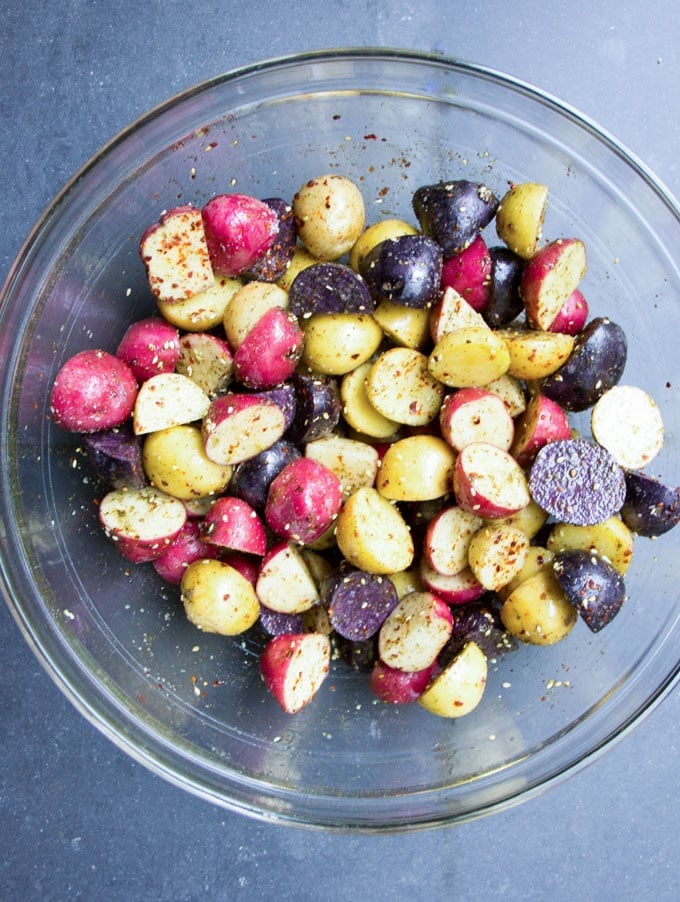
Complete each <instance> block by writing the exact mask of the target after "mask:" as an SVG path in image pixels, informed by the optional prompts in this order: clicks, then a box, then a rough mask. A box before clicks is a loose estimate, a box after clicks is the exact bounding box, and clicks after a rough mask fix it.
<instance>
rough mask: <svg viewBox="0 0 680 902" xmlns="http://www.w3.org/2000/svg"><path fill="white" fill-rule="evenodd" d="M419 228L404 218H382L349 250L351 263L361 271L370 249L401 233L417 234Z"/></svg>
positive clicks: (357, 270) (363, 233) (353, 267)
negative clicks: (362, 262)
mask: <svg viewBox="0 0 680 902" xmlns="http://www.w3.org/2000/svg"><path fill="white" fill-rule="evenodd" d="M417 234H418V230H417V229H416V228H415V226H412V225H411V223H409V222H406V221H405V220H403V219H382V220H380V222H376V223H373V225H370V226H369V227H368V228H367V229H366V230H365V231H364V232H362V233H361V235H360V236H359V238H358V239H357V241H356V244H355V245H354V247H353V248H352V250H351V251H350V252H349V265H350V266H351V267H352V269H353V270H355V271H356V272H359V266H360V264H361V261H362V260H363V259H364V257H365V256H366V254H368V253H369V251H372V250H373V248H374V247H377V245H379V244H380V243H381V242H383V241H387V239H388V238H398V237H399V236H400V235H417Z"/></svg>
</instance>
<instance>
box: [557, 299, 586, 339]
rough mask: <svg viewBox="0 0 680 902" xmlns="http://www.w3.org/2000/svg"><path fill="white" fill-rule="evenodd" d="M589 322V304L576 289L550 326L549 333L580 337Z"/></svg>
mask: <svg viewBox="0 0 680 902" xmlns="http://www.w3.org/2000/svg"><path fill="white" fill-rule="evenodd" d="M587 320H588V302H587V301H586V299H585V297H584V296H583V294H582V293H581V292H580V291H579V290H578V288H575V289H574V290H573V291H572V293H571V294H570V295H569V297H568V298H567V300H566V301H565V302H564V304H563V305H562V307H561V309H560V312H559V313H558V314H557V316H556V317H555V319H554V320H553V321H552V323H551V324H550V328H549V329H548V332H562V333H564V334H565V335H578V333H579V332H580V331H581V329H582V328H583V327H584V326H585V324H586V322H587Z"/></svg>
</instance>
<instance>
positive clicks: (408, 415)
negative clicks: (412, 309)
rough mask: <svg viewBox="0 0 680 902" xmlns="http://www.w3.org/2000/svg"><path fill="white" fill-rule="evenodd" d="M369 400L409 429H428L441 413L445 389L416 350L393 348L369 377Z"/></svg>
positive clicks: (369, 372)
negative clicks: (415, 427) (420, 427)
mask: <svg viewBox="0 0 680 902" xmlns="http://www.w3.org/2000/svg"><path fill="white" fill-rule="evenodd" d="M366 396H367V398H368V400H369V401H370V403H371V404H372V405H373V407H375V409H376V410H377V411H378V413H381V414H382V415H383V416H384V417H387V419H389V420H394V421H395V422H396V423H403V424H404V425H406V426H426V425H427V424H428V423H430V422H432V420H433V419H434V418H435V417H436V416H437V414H438V413H439V408H440V407H441V403H442V397H443V396H444V386H443V385H442V384H441V383H440V382H438V381H437V380H436V379H434V378H433V377H432V376H431V375H430V372H429V370H428V367H427V356H426V355H425V354H422V353H421V352H420V351H416V350H414V349H413V348H390V349H389V350H388V351H385V352H384V353H382V354H380V356H379V357H378V359H377V360H376V361H375V362H374V363H373V364H372V366H371V368H370V370H369V371H368V375H367V376H366Z"/></svg>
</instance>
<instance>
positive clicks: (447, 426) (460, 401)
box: [439, 386, 513, 450]
mask: <svg viewBox="0 0 680 902" xmlns="http://www.w3.org/2000/svg"><path fill="white" fill-rule="evenodd" d="M484 399H488V400H490V402H491V403H492V404H495V405H497V408H498V417H499V418H502V420H503V422H502V427H503V428H502V430H499V434H500V433H501V432H502V434H503V436H504V441H503V443H502V444H501V443H500V442H499V446H502V447H504V448H507V447H508V445H509V441H507V437H508V436H509V437H510V438H512V434H513V423H512V417H511V416H510V414H509V412H508V409H507V408H506V407H505V404H504V403H503V401H502V400H501V399H500V398H499V397H498V395H494V393H493V392H490V391H488V389H485V388H478V387H476V386H470V387H468V388H460V389H458V390H457V391H455V392H453V394H450V395H447V396H446V397H445V398H444V400H443V402H442V406H441V408H440V411H439V424H440V428H441V433H442V435H443V437H444V438H445V439H446V441H447V442H448V444H450V445H451V446H452V447H455V448H457V449H458V450H460V448H459V446H458V443H457V442H456V441H455V431H456V430H455V415H456V413H457V412H458V411H459V410H460V409H461V408H463V407H464V406H465V405H466V404H470V403H473V402H475V401H480V400H484Z"/></svg>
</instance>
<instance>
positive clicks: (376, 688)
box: [369, 661, 438, 705]
mask: <svg viewBox="0 0 680 902" xmlns="http://www.w3.org/2000/svg"><path fill="white" fill-rule="evenodd" d="M437 670H438V665H437V662H436V661H435V662H433V663H432V664H430V666H429V667H426V668H425V669H424V670H415V671H413V672H411V673H407V672H406V671H404V670H397V669H396V668H394V667H390V666H389V665H388V664H385V662H384V661H376V662H375V664H374V665H373V670H372V671H371V675H370V678H369V688H370V690H371V692H372V693H373V694H374V695H375V696H377V697H378V698H379V699H381V700H382V701H384V702H388V703H389V704H392V705H410V704H412V703H413V702H416V701H418V699H419V698H420V696H421V695H422V693H423V692H424V690H425V687H426V686H427V684H428V683H429V681H430V679H431V678H432V676H433V675H434V674H435V673H436V671H437Z"/></svg>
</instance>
